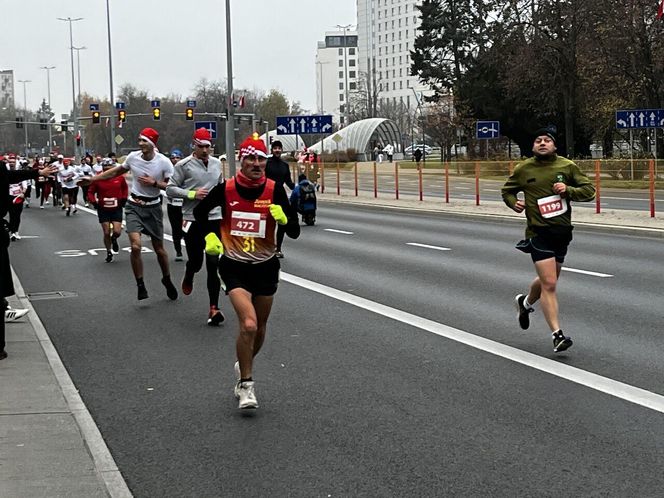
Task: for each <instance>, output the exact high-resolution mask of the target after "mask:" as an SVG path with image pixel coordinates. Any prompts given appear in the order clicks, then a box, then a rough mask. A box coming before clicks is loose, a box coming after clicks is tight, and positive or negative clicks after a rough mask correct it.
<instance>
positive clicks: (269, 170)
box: [265, 156, 295, 190]
mask: <svg viewBox="0 0 664 498" xmlns="http://www.w3.org/2000/svg"><path fill="white" fill-rule="evenodd" d="M265 176H267V177H268V178H269V179H270V180H274V182H275V183H276V184H277V185H283V184H284V183H285V184H286V185H288V188H289V189H291V190H293V189H294V188H295V183H293V179H292V178H291V176H290V167H289V166H288V163H287V162H286V161H284V160H283V159H281V158H276V157H274V156H272V157H268V159H267V165H266V166H265Z"/></svg>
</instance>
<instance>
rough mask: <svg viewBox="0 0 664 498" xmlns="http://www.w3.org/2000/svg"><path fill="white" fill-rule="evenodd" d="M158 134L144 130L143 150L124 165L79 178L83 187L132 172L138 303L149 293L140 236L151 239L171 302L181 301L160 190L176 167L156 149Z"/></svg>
mask: <svg viewBox="0 0 664 498" xmlns="http://www.w3.org/2000/svg"><path fill="white" fill-rule="evenodd" d="M158 140H159V133H157V131H156V130H154V129H152V128H144V129H143V130H141V133H140V134H139V136H138V146H139V147H140V150H137V151H134V152H130V153H129V155H128V156H127V159H126V160H125V162H124V163H123V164H120V165H118V166H115V167H113V168H111V169H109V170H108V171H102V172H101V173H99V174H98V175H95V176H92V177H86V178H82V179H80V180H79V181H80V184H81V185H86V184H87V185H89V184H91V183H94V182H98V181H102V180H108V179H110V178H115V177H116V176H120V175H123V174H125V173H126V172H127V171H131V174H132V184H131V189H130V194H129V199H128V200H127V204H126V206H125V219H126V230H127V234H128V235H129V243H130V244H131V269H132V271H133V273H134V277H135V278H136V287H137V290H138V300H139V301H140V300H142V299H147V298H148V297H149V296H148V291H147V288H146V287H145V282H144V281H143V259H142V257H141V250H142V244H141V234H145V235H147V236H148V237H150V239H151V241H152V248H153V249H154V252H155V253H156V255H157V262H158V263H159V267H160V269H161V274H162V278H161V283H162V285H163V286H164V287H165V288H166V295H167V296H168V298H169V299H171V300H173V301H174V300H176V299H177V298H178V291H177V289H176V288H175V286H174V285H173V282H172V281H171V272H170V268H169V265H168V253H167V252H166V248H165V247H164V215H163V212H162V209H161V191H162V190H163V189H165V188H166V185H167V184H168V179H169V178H170V177H171V175H172V174H173V165H172V164H171V162H170V161H169V160H168V158H167V157H166V156H164V155H163V154H161V153H160V152H159V150H158V149H157V141H158Z"/></svg>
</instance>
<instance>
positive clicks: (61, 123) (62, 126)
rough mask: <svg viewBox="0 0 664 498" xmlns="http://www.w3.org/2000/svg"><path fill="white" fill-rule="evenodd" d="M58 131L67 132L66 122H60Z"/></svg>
mask: <svg viewBox="0 0 664 498" xmlns="http://www.w3.org/2000/svg"><path fill="white" fill-rule="evenodd" d="M60 129H61V130H62V131H67V130H68V129H69V128H67V120H66V119H65V120H63V121H60Z"/></svg>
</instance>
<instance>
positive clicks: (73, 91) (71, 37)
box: [58, 17, 83, 164]
mask: <svg viewBox="0 0 664 498" xmlns="http://www.w3.org/2000/svg"><path fill="white" fill-rule="evenodd" d="M58 20H59V21H66V22H68V23H69V53H70V58H71V101H72V105H73V106H74V108H73V110H72V111H73V114H74V119H73V121H74V137H78V136H79V135H78V109H77V106H76V88H75V84H74V32H73V30H72V23H73V22H76V21H81V20H83V18H82V17H76V18H75V19H72V18H71V17H67V18H63V17H58ZM74 157H75V160H76V163H77V164H78V163H79V161H80V159H81V156H80V154H79V150H78V147H77V146H76V142H74Z"/></svg>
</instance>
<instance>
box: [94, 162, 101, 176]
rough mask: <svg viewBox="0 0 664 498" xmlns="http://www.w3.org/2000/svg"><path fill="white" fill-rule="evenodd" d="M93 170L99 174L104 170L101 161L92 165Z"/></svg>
mask: <svg viewBox="0 0 664 498" xmlns="http://www.w3.org/2000/svg"><path fill="white" fill-rule="evenodd" d="M92 171H93V172H94V174H95V175H98V174H99V173H101V172H102V171H104V167H103V166H102V165H101V163H94V164H93V165H92Z"/></svg>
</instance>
